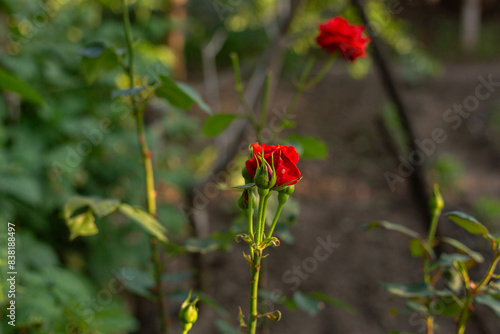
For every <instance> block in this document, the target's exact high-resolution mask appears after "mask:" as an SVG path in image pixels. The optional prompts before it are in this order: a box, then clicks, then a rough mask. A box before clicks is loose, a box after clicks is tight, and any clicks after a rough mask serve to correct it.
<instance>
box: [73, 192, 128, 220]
mask: <svg viewBox="0 0 500 334" xmlns="http://www.w3.org/2000/svg"><path fill="white" fill-rule="evenodd" d="M119 205H120V201H118V200H117V199H113V198H111V199H101V198H99V197H85V196H72V197H70V198H69V199H68V201H66V204H65V205H64V208H63V217H64V218H65V219H69V218H70V217H71V216H72V215H73V214H74V212H75V211H77V210H78V209H81V208H83V207H86V206H89V207H90V208H91V209H92V211H93V213H94V214H95V215H96V216H97V217H98V218H102V217H104V216H107V215H109V214H110V213H112V212H114V211H115V210H116V209H118V206H119Z"/></svg>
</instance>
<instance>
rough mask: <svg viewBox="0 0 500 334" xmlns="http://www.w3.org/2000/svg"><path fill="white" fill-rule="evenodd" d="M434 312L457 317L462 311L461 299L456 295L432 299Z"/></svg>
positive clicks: (431, 306)
mask: <svg viewBox="0 0 500 334" xmlns="http://www.w3.org/2000/svg"><path fill="white" fill-rule="evenodd" d="M430 308H431V311H432V314H435V315H442V316H445V317H452V318H455V317H457V316H458V315H459V314H460V311H462V306H461V302H460V300H458V298H457V297H456V296H455V295H451V296H445V297H443V296H441V297H438V298H436V299H434V300H432V302H431V304H430Z"/></svg>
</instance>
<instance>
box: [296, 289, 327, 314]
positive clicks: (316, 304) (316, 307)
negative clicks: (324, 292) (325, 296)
mask: <svg viewBox="0 0 500 334" xmlns="http://www.w3.org/2000/svg"><path fill="white" fill-rule="evenodd" d="M293 302H294V303H295V305H296V306H297V308H299V309H300V310H302V311H304V312H307V313H309V314H310V315H315V314H317V313H318V312H319V311H320V310H321V309H323V307H324V304H323V302H322V301H320V300H318V299H317V298H314V297H310V296H308V295H306V294H304V293H302V292H300V291H295V292H294V293H293Z"/></svg>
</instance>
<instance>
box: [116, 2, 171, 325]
mask: <svg viewBox="0 0 500 334" xmlns="http://www.w3.org/2000/svg"><path fill="white" fill-rule="evenodd" d="M122 12H123V27H124V29H125V37H126V42H127V53H128V64H127V65H126V67H125V70H126V72H127V74H128V77H129V80H130V89H133V88H134V49H133V46H132V40H133V38H132V29H131V27H130V18H129V12H128V7H127V3H126V0H122ZM130 99H131V102H132V111H133V113H134V115H135V120H136V127H137V135H138V137H139V145H140V147H141V153H142V162H143V165H144V175H145V178H146V205H147V209H148V213H149V214H150V215H152V216H153V217H156V191H155V186H154V173H153V163H152V160H151V151H149V148H148V144H147V141H146V136H145V131H144V107H142V108H139V106H138V105H137V101H136V99H135V97H134V95H131V97H130ZM157 243H158V240H157V239H156V237H151V254H152V255H151V257H152V261H153V264H154V270H155V282H156V288H157V297H158V305H159V308H160V319H161V331H162V333H163V334H166V333H168V323H167V317H166V305H165V299H164V297H163V284H162V279H161V276H162V272H163V268H162V265H161V262H160V254H159V251H158V247H157Z"/></svg>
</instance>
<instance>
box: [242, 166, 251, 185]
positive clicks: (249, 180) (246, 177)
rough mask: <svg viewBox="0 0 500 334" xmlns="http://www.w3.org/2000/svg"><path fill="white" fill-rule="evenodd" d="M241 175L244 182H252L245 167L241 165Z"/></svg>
mask: <svg viewBox="0 0 500 334" xmlns="http://www.w3.org/2000/svg"><path fill="white" fill-rule="evenodd" d="M241 176H243V178H244V179H245V184H249V183H252V182H253V177H252V175H250V173H249V172H248V169H247V168H246V167H243V169H242V170H241Z"/></svg>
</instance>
